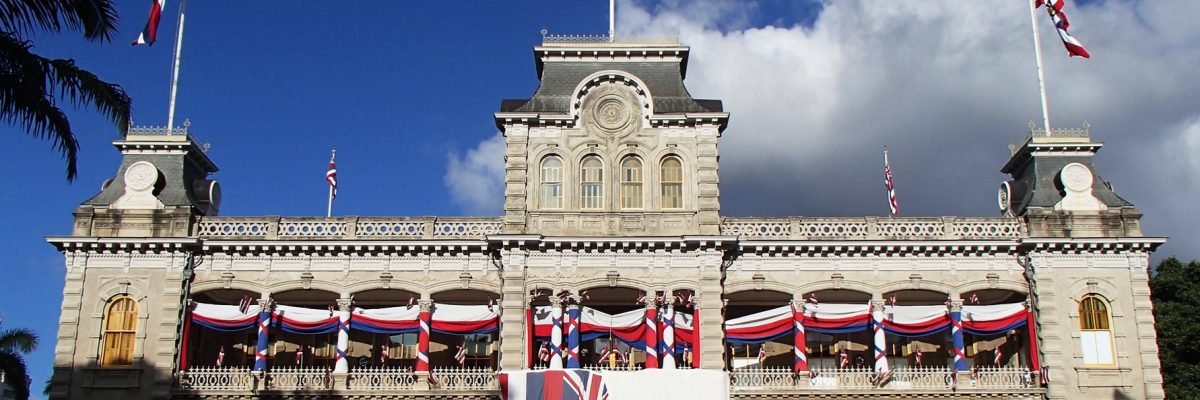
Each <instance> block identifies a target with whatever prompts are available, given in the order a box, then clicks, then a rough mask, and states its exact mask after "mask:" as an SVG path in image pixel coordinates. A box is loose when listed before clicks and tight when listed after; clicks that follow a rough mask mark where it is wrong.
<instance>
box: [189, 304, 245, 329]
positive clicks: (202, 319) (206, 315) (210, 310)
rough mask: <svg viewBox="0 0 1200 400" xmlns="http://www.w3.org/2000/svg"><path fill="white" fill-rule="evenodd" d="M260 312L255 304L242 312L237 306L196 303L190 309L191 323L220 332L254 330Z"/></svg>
mask: <svg viewBox="0 0 1200 400" xmlns="http://www.w3.org/2000/svg"><path fill="white" fill-rule="evenodd" d="M261 311H262V309H261V308H260V307H259V306H258V305H257V304H255V305H252V306H250V307H247V308H246V311H244V312H243V311H242V310H240V309H238V306H223V305H217V304H204V303H196V308H194V309H192V322H194V323H196V324H197V325H200V326H203V327H205V328H208V329H212V330H217V331H222V332H237V331H244V330H247V329H251V328H254V326H255V325H256V324H257V323H258V313H259V312H261Z"/></svg>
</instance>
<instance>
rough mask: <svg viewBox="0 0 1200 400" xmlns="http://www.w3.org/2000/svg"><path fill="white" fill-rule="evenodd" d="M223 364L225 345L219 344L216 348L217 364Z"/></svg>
mask: <svg viewBox="0 0 1200 400" xmlns="http://www.w3.org/2000/svg"><path fill="white" fill-rule="evenodd" d="M224 364H225V346H221V348H219V349H217V366H218V367H220V366H222V365H224Z"/></svg>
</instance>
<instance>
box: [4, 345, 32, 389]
mask: <svg viewBox="0 0 1200 400" xmlns="http://www.w3.org/2000/svg"><path fill="white" fill-rule="evenodd" d="M0 372H3V373H4V376H5V377H6V378H7V379H6V380H7V381H8V382H7V383H8V384H9V385H10V386H12V388H13V395H14V398H15V399H17V400H29V373H28V369H27V368H26V367H25V359H23V358H21V356H20V355H19V354H16V353H13V352H8V351H2V350H0Z"/></svg>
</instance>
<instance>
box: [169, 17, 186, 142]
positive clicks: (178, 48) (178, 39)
mask: <svg viewBox="0 0 1200 400" xmlns="http://www.w3.org/2000/svg"><path fill="white" fill-rule="evenodd" d="M186 9H187V0H183V1H181V2H180V3H179V29H178V30H176V33H175V62H174V63H172V65H171V99H170V105H169V107H170V109H168V110H167V134H171V133H173V131H174V130H175V92H176V90H177V89H178V88H179V55H180V53H182V52H183V17H184V11H185V10H186Z"/></svg>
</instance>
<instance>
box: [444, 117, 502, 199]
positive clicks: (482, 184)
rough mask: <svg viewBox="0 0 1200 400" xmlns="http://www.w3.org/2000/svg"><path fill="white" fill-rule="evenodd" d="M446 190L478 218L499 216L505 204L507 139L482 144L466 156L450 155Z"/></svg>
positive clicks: (497, 136) (486, 141) (492, 139)
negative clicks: (480, 216) (478, 216)
mask: <svg viewBox="0 0 1200 400" xmlns="http://www.w3.org/2000/svg"><path fill="white" fill-rule="evenodd" d="M447 158H448V164H447V167H446V177H445V181H446V186H447V187H448V188H449V189H450V196H451V197H452V198H453V199H454V202H455V203H458V205H460V206H462V207H463V209H465V210H466V211H467V212H470V213H472V214H476V215H496V214H499V213H500V212H501V211H502V207H503V204H504V137H503V136H500V134H496V136H492V137H491V138H489V139H487V140H484V141H482V142H480V143H479V145H478V146H475V148H473V149H471V150H468V151H467V153H466V154H464V155H461V156H460V155H459V154H458V152H452V153H450V154H449V155H447Z"/></svg>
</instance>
